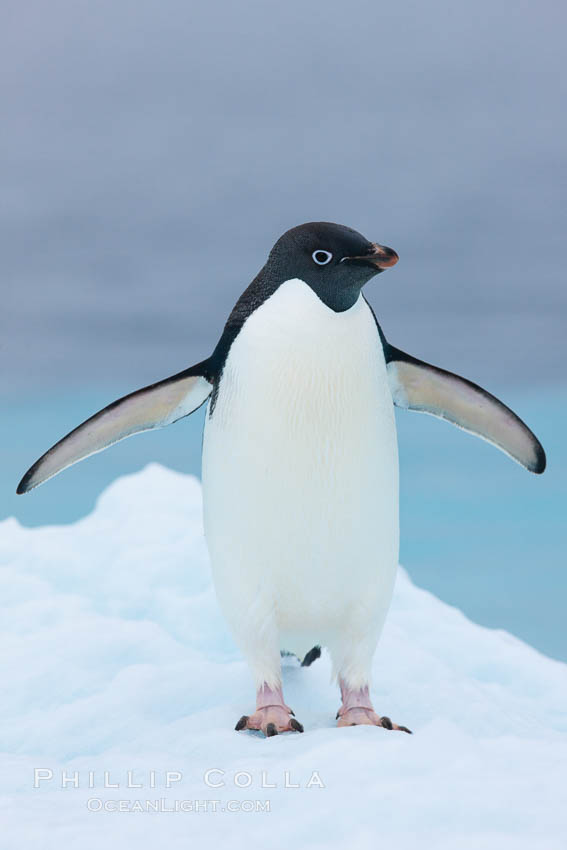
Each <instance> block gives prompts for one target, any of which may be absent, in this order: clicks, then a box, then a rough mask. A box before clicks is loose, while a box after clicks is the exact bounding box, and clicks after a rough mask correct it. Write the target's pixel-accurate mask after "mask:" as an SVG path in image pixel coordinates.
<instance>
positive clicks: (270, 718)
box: [234, 705, 303, 738]
mask: <svg viewBox="0 0 567 850" xmlns="http://www.w3.org/2000/svg"><path fill="white" fill-rule="evenodd" d="M234 728H235V729H236V731H237V732H240V730H241V729H255V730H258V731H260V732H263V733H264V735H265V736H266V738H271V737H272V736H273V735H279V734H280V732H303V726H302V724H301V723H300V722H299V720H296V719H295V717H291V716H290V714H289V710H288V708H287V706H283V705H265V706H263V707H262V708H257V709H256V711H255V712H254V714H250V715H247V714H243V715H242V717H241V718H240V720H239V721H238V723H237V724H236V726H235V727H234Z"/></svg>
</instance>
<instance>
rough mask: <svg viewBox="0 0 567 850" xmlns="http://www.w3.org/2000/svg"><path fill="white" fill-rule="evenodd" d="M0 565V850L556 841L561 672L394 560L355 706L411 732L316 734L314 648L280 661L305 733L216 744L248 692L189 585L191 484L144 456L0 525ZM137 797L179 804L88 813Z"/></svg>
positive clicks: (232, 654)
mask: <svg viewBox="0 0 567 850" xmlns="http://www.w3.org/2000/svg"><path fill="white" fill-rule="evenodd" d="M48 486H49V485H48ZM26 498H33V495H32V496H28V497H26ZM536 566H537V565H536ZM0 569H1V572H0V576H1V591H0V603H1V605H2V622H1V629H2V636H1V643H0V646H1V656H2V671H1V679H0V682H1V693H2V696H1V699H0V711H1V713H2V714H1V725H0V736H1V741H0V750H1V751H2V756H1V783H0V806H1V809H0V822H1V828H0V848H2V850H16V848H18V850H20V848H24V850H27V848H34V847H38V848H42V850H51V848H61V847H64V846H68V847H79V846H80V847H81V850H90V848H95V847H96V848H100V847H104V848H107V850H114V848H121V849H122V848H125V849H126V850H129V848H152V850H155V848H159V847H160V846H163V847H168V848H169V847H171V848H177V847H196V848H216V847H217V846H218V847H223V848H230V850H232V848H240V847H243V848H244V847H246V848H253V847H263V848H264V847H265V848H280V847H282V848H283V847H285V848H288V850H290V849H291V848H335V847H341V848H356V850H358V848H361V850H364V849H365V848H375V847H384V848H388V850H397V848H420V850H421V849H422V848H423V849H424V850H437V848H443V850H445V848H446V850H460V848H467V850H468V848H470V850H473V848H474V850H478V848H482V849H483V850H493V849H494V850H497V848H498V849H499V848H510V850H512V848H513V850H523V848H526V850H528V848H529V850H539V848H541V850H555V848H561V850H564V848H565V847H566V846H567V814H566V800H565V788H566V787H567V783H566V765H567V737H566V734H565V732H566V730H567V714H566V698H567V675H566V673H567V667H566V666H565V665H564V664H562V663H560V662H557V661H553V660H551V659H549V658H546V657H545V656H543V655H541V654H540V653H538V652H537V651H535V650H534V649H532V648H531V647H529V646H527V645H526V644H524V643H522V642H521V641H519V640H517V639H516V638H514V637H512V636H510V635H509V634H507V633H505V632H502V631H492V630H489V629H485V628H481V627H480V626H477V625H474V624H473V623H471V622H470V621H469V620H467V619H466V617H465V616H464V615H463V614H462V613H461V612H460V611H458V610H456V609H455V608H451V607H449V606H448V605H445V604H443V603H442V602H440V601H439V600H438V599H436V598H435V597H433V596H432V595H431V594H429V593H427V592H426V591H423V590H420V589H418V588H417V587H416V586H415V585H413V584H412V583H411V582H410V581H409V579H408V577H407V575H406V573H405V572H404V571H403V570H402V569H400V573H399V577H398V581H397V587H396V593H395V598H394V603H393V606H392V609H391V611H390V615H389V618H388V621H387V625H386V629H385V632H384V635H383V638H382V640H381V642H380V645H379V649H378V652H377V655H376V659H375V666H374V689H373V694H374V698H375V705H376V708H377V710H378V711H379V712H380V713H382V714H387V715H389V716H390V717H392V719H393V720H395V721H397V722H399V723H404V724H407V725H408V726H409V727H410V728H411V729H413V731H414V734H413V735H412V736H409V735H405V734H403V733H395V732H388V731H386V730H384V729H379V728H375V727H356V728H347V729H337V728H336V727H335V720H334V717H335V712H336V709H337V708H338V705H339V700H338V694H337V691H336V688H335V687H334V686H333V685H332V684H331V683H330V682H329V662H328V659H327V658H326V657H325V656H323V658H321V659H320V660H319V661H317V662H316V663H314V664H313V665H312V666H311V667H310V668H301V667H299V666H298V664H297V662H295V661H294V660H293V659H289V660H288V661H287V662H286V667H285V694H286V699H287V701H288V703H289V704H290V705H291V706H292V707H293V708H294V710H295V712H296V715H297V717H298V718H299V719H300V720H301V721H302V723H303V724H304V725H305V733H304V734H303V735H299V734H294V735H292V734H286V735H281V736H278V737H275V738H271V739H264V738H261V737H259V736H258V735H257V734H254V733H242V732H240V733H236V732H234V731H233V727H234V724H235V722H236V720H237V719H238V718H239V717H240V715H241V714H244V713H249V712H250V711H251V710H252V709H253V706H254V694H253V688H252V684H251V680H250V676H249V674H248V671H247V668H246V666H245V664H244V663H243V661H242V659H241V657H240V655H239V652H238V650H237V649H236V647H235V646H234V644H233V642H232V639H231V637H230V635H229V634H228V632H227V629H226V627H225V625H224V622H223V620H222V618H221V616H220V614H219V611H218V608H217V604H216V601H215V597H214V593H213V590H212V587H211V581H210V574H209V567H208V559H207V552H206V547H205V542H204V539H203V534H202V524H201V495H200V485H199V482H198V481H197V480H196V479H195V478H193V477H190V476H184V475H181V474H179V473H175V472H172V471H170V470H167V469H165V468H163V467H160V466H157V465H151V466H149V467H147V468H146V469H145V470H144V471H143V472H140V473H138V474H136V475H132V476H128V477H125V478H122V479H119V480H118V481H116V482H115V483H114V484H113V485H111V486H110V487H109V488H108V489H107V490H106V491H105V492H104V494H103V495H102V497H101V499H100V501H99V503H98V505H97V508H96V510H95V511H94V513H93V514H92V515H90V516H88V517H86V518H85V519H83V520H81V521H80V522H77V523H76V524H74V525H70V526H60V527H43V528H36V529H25V528H22V527H21V526H20V525H19V524H18V523H17V522H16V521H15V520H7V521H5V522H4V523H2V524H0ZM455 569H459V564H458V559H457V562H456V563H455ZM535 581H537V570H534V582H535ZM486 593H487V594H489V593H490V586H487V587H486ZM35 769H39V770H41V771H43V773H41V774H39V775H38V776H37V778H36V784H38V786H39V787H37V788H34V787H33V786H34V770H35ZM212 769H215V770H216V771H217V772H214V773H211V774H209V782H210V783H211V785H212V784H217V783H219V782H223V783H224V784H223V785H222V786H220V787H211V786H210V785H207V783H206V781H205V779H204V776H205V773H206V771H210V770H212ZM105 771H106V772H107V783H113V784H116V783H118V784H119V785H120V787H119V788H105V787H103V786H104V772H105ZM128 771H132V773H131V775H130V784H133V783H137V784H141V785H142V786H143V787H142V788H137V789H134V788H128V787H126V786H127V783H128ZM152 771H153V772H154V773H153V774H152ZM167 771H169V772H170V774H171V776H170V782H169V784H170V786H171V787H169V788H166V787H165V784H166V772H167ZM220 771H224V772H223V773H221V772H220ZM50 772H51V773H52V778H51V779H49V778H48V777H49V775H50ZM63 772H64V773H63ZM75 772H77V773H76V775H75ZM89 772H91V774H92V776H91V777H90V776H89ZM239 772H240V774H239ZM286 774H287V784H288V785H291V784H293V785H299V786H300V787H299V788H294V787H291V788H290V787H287V788H286V787H285V784H286ZM65 776H66V777H67V778H68V779H69V780H70V781H69V782H67V784H66V787H64V788H62V787H61V785H62V780H63V779H64V778H65ZM40 777H44V778H43V779H41V778H40ZM89 778H90V779H91V784H92V785H93V786H94V787H92V788H89V787H88V785H89ZM152 778H153V779H154V781H155V784H156V787H155V788H152V787H150V786H151V784H152ZM310 779H311V787H306V786H307V785H308V784H309V781H310ZM75 781H76V782H78V784H79V787H78V788H76V787H74V782H75ZM235 782H241V783H242V784H243V785H248V787H243V788H238V787H237V786H236V784H235ZM248 783H249V784H248ZM266 784H270V785H273V784H276V785H277V787H276V788H267V787H263V785H266ZM321 785H324V787H321ZM146 800H149V801H151V802H150V805H153V806H156V805H157V806H159V807H160V808H161V809H172V808H174V806H175V805H177V806H180V805H182V806H183V807H185V808H188V807H189V805H190V804H189V803H188V802H186V803H183V804H180V803H179V802H178V803H177V804H176V803H175V801H191V805H192V806H193V807H195V801H201V802H200V804H199V805H200V810H198V811H182V810H180V811H166V810H163V811H159V812H145V811H105V810H101V811H90V810H89V807H90V808H91V809H97V808H98V807H99V806H107V807H108V808H111V809H112V808H117V807H118V806H119V805H122V807H123V808H131V809H132V808H136V807H142V808H143V807H145V806H146V802H145V801H146ZM89 801H90V802H89ZM93 801H94V802H93ZM117 801H125V802H123V803H122V804H120V803H118V802H117ZM136 801H140V802H139V803H136ZM155 801H158V802H157V803H156V802H155ZM205 801H218V802H216V803H214V802H207V803H206V802H205ZM229 801H237V802H236V803H229ZM244 801H251V802H244ZM255 801H260V803H259V804H257V803H256V802H255ZM266 801H267V804H268V805H269V809H270V810H269V811H266V810H263V811H242V808H244V809H246V808H253V807H256V806H257V805H259V806H260V807H265V806H266ZM205 806H206V807H207V810H206V811H205V810H204V808H205ZM238 806H240V808H241V810H240V811H235V812H230V811H228V808H230V807H238ZM214 808H216V811H213V809H214Z"/></svg>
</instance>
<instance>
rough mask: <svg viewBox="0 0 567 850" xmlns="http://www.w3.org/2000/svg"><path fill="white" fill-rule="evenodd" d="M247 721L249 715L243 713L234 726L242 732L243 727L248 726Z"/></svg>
mask: <svg viewBox="0 0 567 850" xmlns="http://www.w3.org/2000/svg"><path fill="white" fill-rule="evenodd" d="M247 723H248V715H247V714H243V715H242V717H241V718H240V720H239V721H238V723H237V724H236V726H235V727H234V728H235V729H236V731H237V732H240V730H241V729H245V728H246V724H247Z"/></svg>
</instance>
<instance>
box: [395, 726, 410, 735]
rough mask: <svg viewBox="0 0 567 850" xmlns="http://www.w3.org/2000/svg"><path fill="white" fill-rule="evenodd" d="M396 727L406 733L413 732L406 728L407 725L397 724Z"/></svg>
mask: <svg viewBox="0 0 567 850" xmlns="http://www.w3.org/2000/svg"><path fill="white" fill-rule="evenodd" d="M398 729H399V730H400V732H407V733H408V735H413V732H412V731H411V729H408V727H407V726H398Z"/></svg>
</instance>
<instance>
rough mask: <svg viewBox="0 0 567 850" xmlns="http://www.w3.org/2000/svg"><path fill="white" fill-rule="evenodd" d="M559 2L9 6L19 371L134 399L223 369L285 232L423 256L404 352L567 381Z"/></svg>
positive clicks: (13, 378)
mask: <svg viewBox="0 0 567 850" xmlns="http://www.w3.org/2000/svg"><path fill="white" fill-rule="evenodd" d="M564 31H565V14H564V11H563V10H562V8H561V6H560V4H559V3H552V2H545V0H544V2H538V3H537V4H535V3H527V2H517V0H514V2H512V0H506V2H498V0H496V2H495V0H480V2H475V3H468V4H459V3H454V2H452V0H432V2H429V3H418V2H408V1H407V0H401V2H400V0H396V2H395V3H391V2H390V3H377V2H376V0H372V1H371V2H364V0H354V2H349V3H346V2H343V3H337V2H323V0H314V2H306V0H302V2H298V0H286V2H285V3H268V2H265V0H262V2H260V0H253V2H246V3H229V2H226V0H224V2H220V3H211V2H209V3H195V2H192V3H187V2H186V0H164V2H160V3H158V2H153V3H150V2H147V1H146V0H141V1H140V0H135V2H134V0H132V2H124V0H97V2H96V3H94V2H85V1H84V0H83V2H80V1H79V0H53V2H50V3H49V4H46V3H45V2H43V0H27V2H26V3H20V2H14V0H11V2H10V1H9V2H7V3H5V4H4V6H3V25H2V36H1V38H2V42H3V44H2V46H1V47H2V49H1V51H0V56H1V59H0V61H1V63H2V66H3V67H2V69H1V74H0V91H1V98H2V127H3V131H2V134H1V135H0V168H1V170H2V187H3V188H2V204H1V208H0V217H1V219H0V222H1V226H0V240H1V245H0V249H1V256H2V299H3V309H2V311H1V315H2V318H1V319H0V322H1V328H0V330H1V339H0V369H1V372H0V375H1V380H2V381H3V384H4V386H5V387H6V388H8V389H13V390H16V391H17V392H20V391H22V392H26V391H27V390H29V389H33V387H34V386H38V385H41V386H49V385H50V384H53V385H59V386H63V385H71V386H74V385H77V384H79V383H81V384H83V385H84V384H85V383H99V384H100V383H103V382H107V381H109V380H111V381H112V383H113V384H114V385H116V384H119V385H123V386H124V390H125V391H126V390H128V389H133V388H134V387H135V386H140V385H143V384H146V383H149V382H151V381H154V380H156V379H159V378H161V377H164V376H165V375H168V374H171V373H172V372H175V371H178V370H180V369H182V368H184V367H185V366H187V365H189V364H191V363H192V362H194V361H196V360H199V359H201V358H202V357H204V356H206V355H207V354H208V353H209V352H210V351H211V350H212V348H213V346H214V344H215V342H216V339H217V338H218V335H219V333H220V330H221V328H222V325H223V323H224V321H225V319H226V316H227V314H228V312H229V310H230V308H231V306H232V304H233V302H234V301H235V299H236V298H237V296H238V295H239V294H240V292H241V291H242V289H243V288H244V287H245V286H246V285H247V283H248V282H249V281H250V280H251V278H252V277H253V275H254V274H255V273H256V271H257V270H258V268H259V267H260V266H261V265H262V263H263V261H264V258H265V256H266V254H267V252H268V250H269V248H270V247H271V244H272V243H273V242H274V241H275V239H276V238H277V237H278V236H279V235H280V233H281V232H282V231H283V230H285V229H287V228H288V227H291V226H293V225H295V224H298V223H300V222H302V221H308V220H312V219H326V220H331V221H338V222H340V223H342V224H347V225H350V226H352V227H355V228H357V229H359V230H361V231H362V232H363V233H364V234H365V235H367V236H368V237H369V238H372V239H376V240H378V241H382V242H384V243H385V244H388V245H391V246H392V247H393V248H395V249H396V250H397V251H398V253H399V254H400V257H401V261H400V263H399V265H398V266H397V267H396V269H394V270H392V271H390V272H388V273H387V274H385V275H382V276H380V278H378V279H377V280H376V281H375V282H374V283H372V284H370V286H369V287H368V289H367V294H368V295H369V297H370V300H371V302H372V303H373V305H374V307H375V309H376V311H377V313H378V315H379V317H380V319H381V321H382V324H383V327H384V330H385V332H386V335H387V336H388V337H389V338H390V339H391V341H392V342H394V343H395V344H396V345H398V346H399V347H402V348H405V349H406V350H409V351H410V352H411V353H413V354H415V355H416V356H420V357H423V358H425V359H429V360H431V361H433V362H435V363H438V364H439V365H442V366H445V367H446V368H450V369H454V370H455V371H459V372H461V373H462V374H465V375H467V376H469V377H471V378H473V379H475V380H478V381H480V382H481V383H484V384H485V385H487V386H488V387H489V388H492V389H493V390H494V391H498V389H499V387H500V386H501V385H503V384H505V383H507V382H511V381H513V382H516V381H518V382H525V383H530V382H542V381H543V382H545V383H548V384H549V383H554V382H557V381H558V380H563V379H564V363H565V356H566V354H567V350H566V343H565V337H566V334H565V314H566V313H565V310H566V306H567V304H566V301H567V296H566V287H565V272H564V253H565V218H564V213H563V210H564V208H565V194H564V191H563V189H564V179H563V178H564V175H565V170H564V164H565V120H566V119H565V114H566V111H565V97H564V87H565V73H564Z"/></svg>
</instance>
